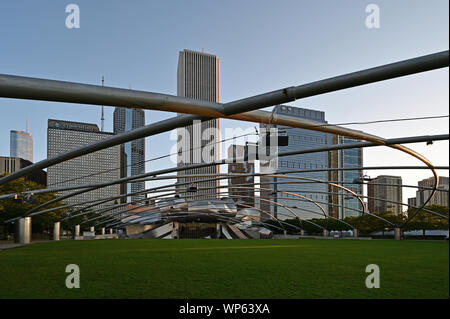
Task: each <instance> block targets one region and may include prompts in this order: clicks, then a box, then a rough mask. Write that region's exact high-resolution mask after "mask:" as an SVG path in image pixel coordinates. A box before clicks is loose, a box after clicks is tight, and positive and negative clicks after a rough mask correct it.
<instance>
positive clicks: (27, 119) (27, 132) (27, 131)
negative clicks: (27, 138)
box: [26, 117, 28, 133]
mask: <svg viewBox="0 0 450 319" xmlns="http://www.w3.org/2000/svg"><path fill="white" fill-rule="evenodd" d="M26 132H27V133H28V117H27V128H26Z"/></svg>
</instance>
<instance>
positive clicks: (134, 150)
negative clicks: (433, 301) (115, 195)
mask: <svg viewBox="0 0 450 319" xmlns="http://www.w3.org/2000/svg"><path fill="white" fill-rule="evenodd" d="M144 125H145V113H144V110H141V109H131V108H123V107H116V108H115V109H114V133H115V134H120V133H123V132H127V131H131V130H134V129H137V128H139V127H142V126H144ZM120 163H121V164H120V166H121V170H120V177H131V176H136V175H140V174H144V173H145V139H144V138H141V139H138V140H134V141H131V142H127V143H125V144H122V145H120ZM144 190H145V182H137V183H125V184H122V185H121V186H120V193H121V194H128V193H135V192H140V191H144ZM144 198H145V194H138V195H134V196H130V197H128V198H127V199H125V198H123V199H122V202H125V201H128V202H131V201H136V200H141V199H144Z"/></svg>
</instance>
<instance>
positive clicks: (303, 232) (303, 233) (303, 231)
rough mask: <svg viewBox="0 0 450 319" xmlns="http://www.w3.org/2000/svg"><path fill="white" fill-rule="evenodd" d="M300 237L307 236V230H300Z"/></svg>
mask: <svg viewBox="0 0 450 319" xmlns="http://www.w3.org/2000/svg"><path fill="white" fill-rule="evenodd" d="M300 236H302V237H303V236H305V230H304V229H302V230H300Z"/></svg>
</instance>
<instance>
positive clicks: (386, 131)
mask: <svg viewBox="0 0 450 319" xmlns="http://www.w3.org/2000/svg"><path fill="white" fill-rule="evenodd" d="M24 3H25V2H21V1H17V2H15V3H8V4H6V3H2V5H1V6H2V10H0V15H1V14H2V13H4V12H9V13H10V14H8V15H7V16H2V19H1V20H0V24H1V26H2V28H1V29H2V30H11V31H12V32H11V34H4V39H5V42H6V43H10V46H9V47H7V46H5V48H4V50H3V51H2V52H1V53H0V55H1V57H2V59H0V67H1V69H2V73H7V74H17V75H25V76H36V77H42V78H50V79H61V80H67V81H74V82H76V81H79V82H83V83H91V84H97V85H100V84H101V75H105V85H106V86H114V87H123V88H130V87H131V88H133V89H141V90H149V91H154V92H161V93H168V94H172V95H175V94H176V68H177V59H178V56H177V55H178V52H179V51H180V50H183V49H185V48H187V49H191V50H196V51H201V48H205V50H206V52H210V53H213V54H215V55H217V56H220V58H221V62H222V64H223V66H222V70H221V71H222V72H221V98H222V101H223V102H227V101H231V100H233V99H238V98H243V97H246V96H250V95H254V94H258V93H261V92H264V91H270V90H274V89H278V88H282V87H288V86H291V85H298V84H302V83H307V82H310V81H313V80H319V79H322V78H326V77H328V76H335V75H337V74H344V73H347V72H352V71H356V70H359V69H363V68H368V67H373V66H377V65H381V64H384V63H390V62H395V61H398V60H402V59H406V58H411V57H415V56H419V55H422V54H429V53H433V52H438V51H442V50H446V49H448V28H447V26H446V23H447V21H448V16H447V14H446V13H445V12H446V11H448V10H442V8H443V7H444V8H445V7H446V8H447V9H448V3H447V2H446V1H440V2H438V1H437V2H436V3H432V4H429V5H424V4H423V3H421V2H418V1H415V2H412V1H408V2H406V1H398V2H396V3H390V2H387V1H380V8H381V14H382V20H381V27H380V29H378V30H369V29H367V28H366V27H365V25H364V18H365V11H364V9H365V4H356V5H352V6H351V5H349V4H348V3H343V4H341V5H338V4H334V3H331V4H326V5H325V4H318V5H317V6H315V7H311V6H310V5H308V4H301V3H297V2H294V1H286V2H285V4H286V6H288V7H290V8H291V10H288V11H286V10H282V9H281V8H279V7H278V6H276V5H275V4H270V3H264V4H261V3H260V2H258V6H256V10H253V9H254V8H255V3H254V2H251V1H249V2H248V3H245V4H242V7H241V10H240V11H239V12H236V11H235V10H233V6H232V5H228V4H223V3H222V4H215V5H213V4H211V5H209V6H208V10H211V9H215V10H220V11H221V13H222V16H221V17H217V18H214V19H212V18H210V17H209V16H206V18H204V16H205V15H204V12H205V9H204V8H202V4H200V3H199V4H194V5H191V6H187V5H186V4H183V3H178V5H179V6H181V9H184V10H186V12H188V13H191V16H190V17H189V18H186V17H184V16H183V17H180V18H181V21H180V23H183V25H184V32H183V35H180V34H178V28H167V29H164V32H161V33H158V32H156V31H152V33H151V37H152V39H153V40H154V41H147V42H145V43H142V42H139V41H137V40H138V39H140V38H142V36H143V35H144V34H145V32H146V31H147V30H153V29H152V26H154V25H155V24H156V25H159V24H160V23H162V21H164V19H165V18H167V17H168V16H169V12H170V5H166V4H159V5H157V6H156V7H155V6H151V5H144V4H140V5H136V6H125V7H124V6H122V5H120V4H107V3H106V2H104V3H103V4H101V3H100V4H93V3H89V2H87V1H79V2H78V4H79V6H80V8H81V12H82V13H81V21H82V26H81V28H80V29H79V30H68V29H67V28H65V26H64V21H63V20H64V19H65V13H64V6H55V5H54V4H51V3H50V2H47V3H45V2H43V3H41V4H39V5H38V4H34V3H32V4H29V3H27V4H26V6H27V8H30V12H32V11H33V9H34V10H35V11H39V12H41V13H42V14H41V16H40V17H42V19H45V20H46V21H48V22H49V24H48V27H47V26H45V25H43V24H37V25H33V27H32V28H30V25H31V24H30V23H31V22H26V21H27V16H29V14H30V13H27V12H23V11H22V10H21V9H20V8H21V7H22V6H23V5H24ZM102 5H103V6H106V7H108V8H109V10H108V15H106V16H105V15H102V14H101V12H102ZM405 6H407V7H408V12H407V13H406V12H404V7H405ZM148 8H153V9H155V8H158V9H160V10H161V12H162V13H161V14H158V15H154V11H152V10H147V9H148ZM267 11H269V12H271V13H272V14H273V16H274V17H277V18H278V20H279V21H280V23H279V24H276V25H270V26H266V25H265V17H266V14H265V12H267ZM143 12H147V13H148V12H150V14H151V15H152V17H153V19H146V20H142V19H141V20H140V19H134V20H133V21H131V22H130V21H128V22H127V24H124V25H121V26H119V25H115V24H111V23H110V24H108V28H105V27H98V26H95V25H93V21H94V20H95V21H96V25H98V21H104V22H111V21H113V20H114V19H116V20H118V19H120V16H121V14H135V15H138V16H139V15H140V14H142V13H143ZM291 12H292V13H291ZM294 12H295V14H297V13H298V12H300V14H301V17H303V19H298V18H295V15H294ZM326 12H334V13H335V14H334V15H327V14H325V13H326ZM19 14H20V15H21V19H16V20H17V21H19V20H20V21H21V22H20V23H21V24H18V22H15V21H14V19H15V18H16V17H17V16H18V15H19ZM324 14H325V15H324ZM247 15H248V16H249V19H242V18H243V17H246V16H247ZM409 15H414V16H415V17H416V18H415V19H407V17H408V16H409ZM61 16H62V17H61ZM197 16H201V17H202V19H206V20H204V22H205V23H210V26H211V28H212V30H216V31H217V34H216V36H214V37H211V36H210V33H209V32H206V31H205V30H204V29H203V28H200V25H199V24H196V23H195V22H194V21H195V17H197ZM402 17H403V18H402ZM29 21H33V19H32V18H30V19H29ZM137 21H142V22H141V24H138V23H137ZM202 21H203V20H202ZM229 21H232V22H233V23H234V24H235V25H236V28H233V29H232V30H231V29H230V31H225V29H223V28H222V29H220V28H219V26H220V25H224V26H230V25H231V22H229ZM400 21H401V22H400ZM60 22H61V23H60ZM314 26H320V27H321V28H316V29H317V32H316V33H315V35H314V38H312V36H309V35H308V34H307V32H305V31H303V30H307V29H310V28H311V27H314ZM49 27H51V29H48V28H49ZM238 30H243V31H242V32H238ZM330 30H331V32H330ZM24 31H26V35H25V33H24ZM344 31H345V32H344ZM42 32H48V33H49V34H50V35H51V37H46V38H44V39H42V41H41V42H39V43H36V42H35V41H34V40H33V37H34V38H39V34H40V33H42ZM89 33H92V35H90V34H89ZM112 33H114V34H115V35H117V37H118V38H120V39H122V40H119V42H120V43H121V44H123V47H129V46H130V45H131V44H132V43H134V44H135V46H137V47H136V48H137V49H138V50H133V51H130V50H125V49H122V48H120V47H117V45H114V47H111V46H110V44H109V42H108V40H107V39H108V38H109V34H112ZM297 33H298V34H297ZM261 34H264V37H265V36H267V37H269V38H270V39H272V40H273V46H267V45H265V43H264V41H262V40H263V39H264V38H261ZM278 34H279V35H280V37H279V38H278V37H275V35H278ZM14 35H16V36H20V37H21V38H22V39H24V40H27V41H28V42H27V41H18V42H17V41H14V40H13V39H14ZM124 35H126V36H124ZM430 35H432V36H430ZM82 37H83V38H82ZM168 37H170V38H171V40H170V41H165V39H166V38H168ZM94 38H95V42H93V39H94ZM50 39H57V40H58V41H56V42H55V43H53V42H51V40H50ZM99 39H100V40H99ZM231 39H233V42H230V41H231ZM249 39H250V40H249ZM287 39H301V41H300V40H299V41H287ZM163 40H164V41H163ZM386 41H387V42H389V49H386V48H385V47H386ZM26 43H28V44H26ZM56 43H58V45H57V44H56ZM230 43H233V45H230ZM302 43H308V45H306V46H304V45H302ZM29 45H34V47H33V52H35V53H36V54H35V55H34V56H32V55H29V54H28V53H27V52H29V50H27V48H28V46H29ZM83 45H90V46H91V47H92V50H91V51H90V52H89V58H88V57H87V56H86V54H87V53H80V52H78V51H74V50H73V47H77V46H83ZM323 49H325V51H326V52H333V55H331V56H330V55H328V54H324V53H322V52H325V51H324V50H323ZM356 49H357V50H356ZM352 50H354V51H355V52H353V51H352ZM48 52H51V56H52V57H54V58H53V59H47V60H46V62H42V63H40V62H41V58H42V57H43V54H45V56H47V55H48ZM356 52H357V53H356ZM68 61H69V63H68ZM79 61H83V63H78V62H79ZM243 61H245V62H244V63H243ZM261 66H264V68H261ZM447 86H448V69H443V70H437V71H434V72H427V73H424V74H417V75H414V76H410V77H406V78H400V79H395V80H391V81H386V83H378V84H372V85H368V86H364V87H361V88H359V89H358V90H353V89H349V90H345V91H342V92H337V93H332V94H328V95H324V96H317V97H313V98H307V99H303V100H299V101H296V102H294V103H292V105H293V106H297V107H304V108H312V109H317V110H321V111H325V112H326V113H327V118H328V120H329V122H330V123H348V122H359V121H370V120H380V119H390V118H404V117H417V116H429V115H445V114H448V91H447V90H446V87H447ZM386 97H389V100H386ZM361 105H364V108H362V107H361ZM0 106H1V107H2V108H3V109H4V110H5V112H4V113H3V116H2V117H1V119H0V121H1V123H0V124H1V126H0V127H1V129H0V154H1V155H5V156H7V155H8V147H9V146H8V141H7V140H8V132H9V131H10V130H12V129H17V128H20V127H21V126H23V123H22V122H23V117H18V116H16V114H19V113H20V114H27V115H28V116H29V118H30V119H32V120H31V121H30V132H31V133H32V134H33V137H34V140H35V149H34V153H35V154H34V159H35V162H36V161H39V160H42V159H44V158H45V157H46V156H45V153H46V152H45V149H46V145H45V143H43V141H45V140H46V138H47V137H46V120H47V119H49V118H52V117H56V118H61V119H65V120H73V121H80V122H83V121H84V122H95V123H98V124H100V114H101V113H100V107H92V106H85V105H74V104H62V103H51V102H36V101H25V100H12V99H0ZM112 111H113V108H111V107H105V128H106V130H108V131H112ZM145 113H146V114H147V116H146V117H147V119H148V120H147V122H146V124H149V123H154V122H156V121H159V120H161V119H165V118H169V117H173V116H174V115H175V114H169V113H167V112H159V111H145ZM53 114H54V115H53ZM253 126H254V125H253V124H247V123H242V122H236V121H231V120H223V121H222V132H223V131H224V130H225V128H227V127H253ZM349 127H351V128H356V129H361V130H363V131H366V132H368V133H372V134H376V135H381V136H383V137H403V136H409V135H426V134H441V133H448V119H441V120H439V119H435V120H428V121H410V122H399V123H382V124H366V125H353V126H349ZM169 135H170V134H169V133H164V134H161V135H159V136H155V137H152V138H150V139H146V147H147V148H148V149H152V150H154V151H152V152H151V154H148V156H147V159H148V158H150V157H157V156H159V155H165V154H168V153H169V152H170V148H169V147H166V148H164V147H152V145H164V144H167V143H166V142H165V141H167V140H169ZM172 143H174V142H172ZM228 146H229V145H228V144H226V145H224V146H223V147H222V152H221V153H222V156H223V155H224V154H226V153H225V152H224V150H226V148H227V147H228ZM410 147H411V148H413V149H414V150H417V151H418V152H419V153H422V154H425V156H426V157H427V158H428V159H430V161H431V162H432V163H433V164H435V165H448V155H447V154H448V141H445V142H435V143H434V145H432V146H426V145H425V143H421V144H411V145H410ZM381 154H383V155H381ZM399 161H400V162H404V163H405V165H417V164H418V162H417V161H415V160H413V159H408V158H406V157H405V156H404V155H403V154H399V152H396V151H393V150H389V149H386V148H384V147H379V148H373V149H367V150H366V151H365V159H364V164H365V166H377V165H382V164H385V165H389V164H394V163H395V162H399ZM149 167H150V165H147V169H148V168H149ZM166 167H167V165H166V163H165V162H164V161H163V162H161V161H156V162H152V163H151V169H152V170H153V169H160V168H166ZM365 173H368V174H369V175H372V176H375V175H381V174H382V173H385V174H391V172H389V171H386V172H378V171H375V172H365ZM442 173H445V172H441V174H442ZM399 174H401V175H402V177H403V181H404V183H405V184H412V185H416V184H417V182H418V181H419V180H422V179H424V178H428V177H429V173H428V172H426V171H423V172H422V171H420V172H414V173H413V172H403V171H402V172H399ZM443 175H445V174H443ZM414 195H415V194H414V190H405V192H404V198H403V201H404V202H406V200H407V198H409V197H413V196H414Z"/></svg>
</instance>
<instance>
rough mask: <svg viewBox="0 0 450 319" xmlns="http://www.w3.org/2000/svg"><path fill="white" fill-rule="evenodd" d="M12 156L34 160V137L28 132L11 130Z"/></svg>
mask: <svg viewBox="0 0 450 319" xmlns="http://www.w3.org/2000/svg"><path fill="white" fill-rule="evenodd" d="M9 136H10V139H9V141H10V151H9V152H10V155H9V156H10V157H20V158H23V159H24V160H27V161H30V162H33V137H32V136H31V134H30V133H28V132H21V131H11V132H10V135H9Z"/></svg>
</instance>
